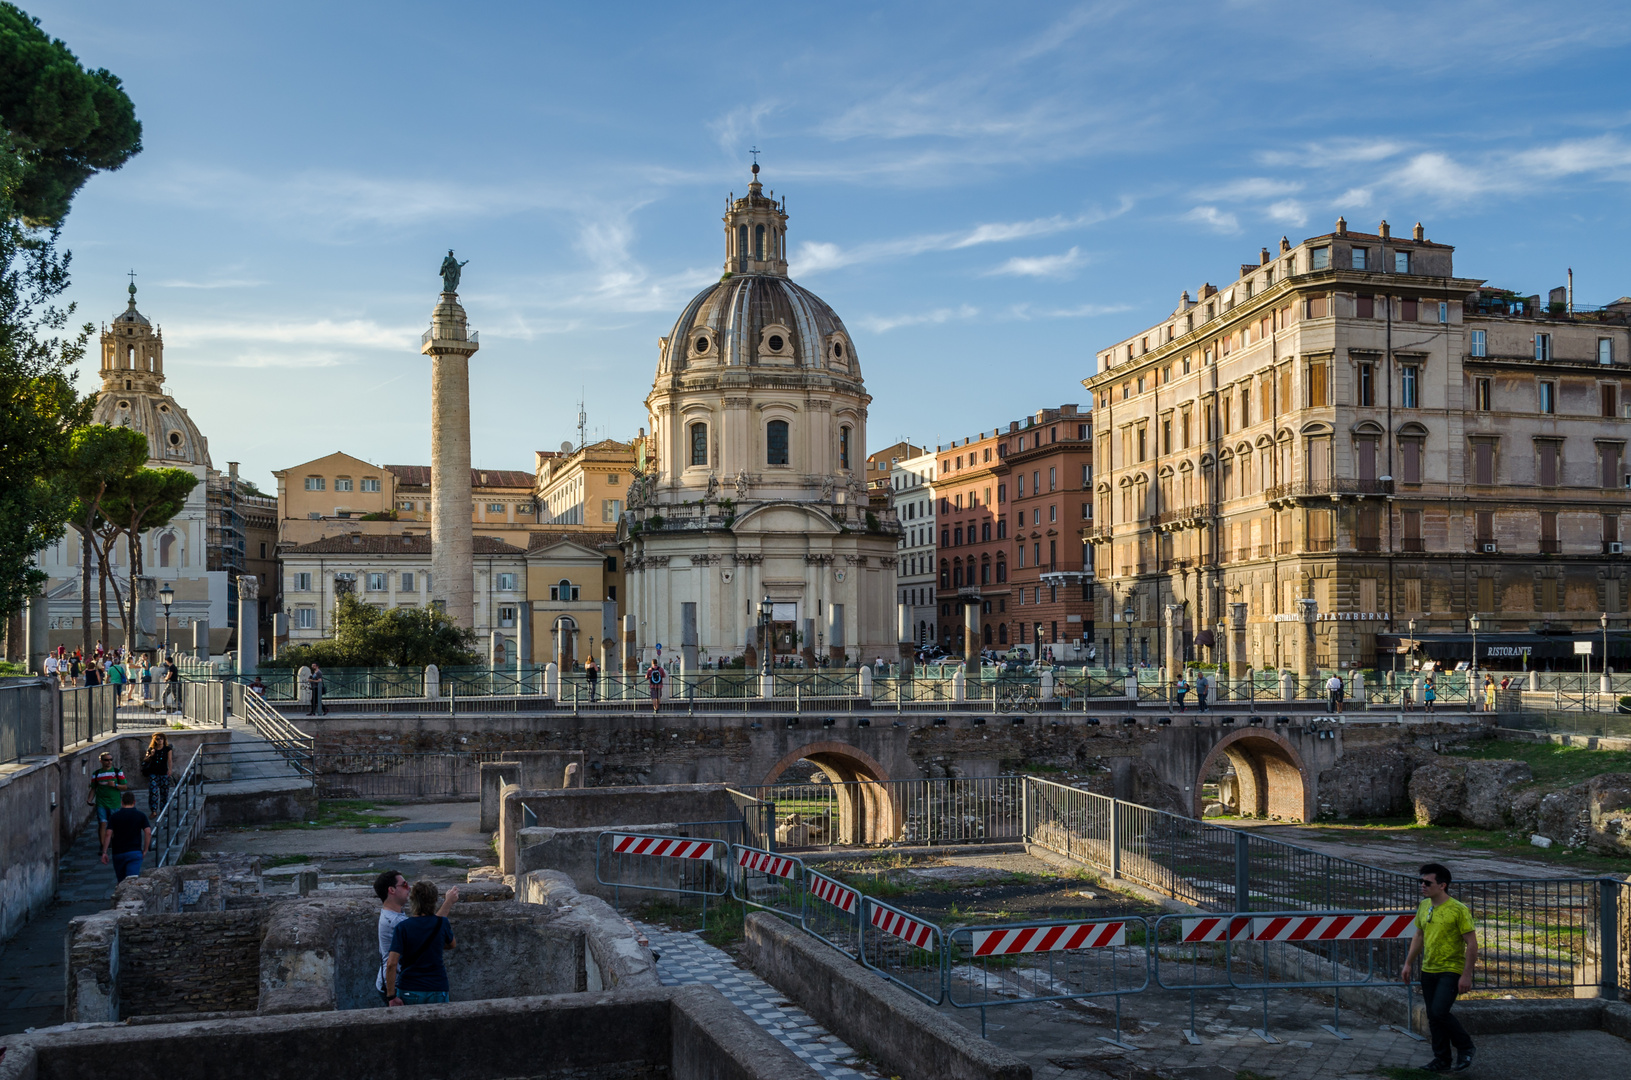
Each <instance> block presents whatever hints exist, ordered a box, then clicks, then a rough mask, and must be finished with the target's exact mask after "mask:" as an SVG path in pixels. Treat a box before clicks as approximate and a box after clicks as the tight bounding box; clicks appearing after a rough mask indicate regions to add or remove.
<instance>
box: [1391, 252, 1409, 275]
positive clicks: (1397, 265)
mask: <svg viewBox="0 0 1631 1080" xmlns="http://www.w3.org/2000/svg"><path fill="white" fill-rule="evenodd" d="M1393 272H1394V273H1395V274H1408V273H1410V252H1408V251H1395V252H1394V253H1393Z"/></svg>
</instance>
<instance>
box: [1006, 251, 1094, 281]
mask: <svg viewBox="0 0 1631 1080" xmlns="http://www.w3.org/2000/svg"><path fill="white" fill-rule="evenodd" d="M1086 261H1087V257H1086V256H1085V255H1083V254H1082V249H1081V248H1079V247H1073V248H1071V249H1070V250H1069V251H1065V252H1061V253H1060V254H1058V255H1016V256H1014V257H1013V258H1012V259H1009V260H1008V261H1007V262H1005V263H1003V264H1001V265H1000V266H994V267H992V268H991V269H990V270H987V271H986V272H985V275H984V276H986V277H997V276H1012V277H1036V278H1063V277H1069V276H1070V273H1071V271H1072V270H1075V269H1076V268H1077V267H1078V266H1081V265H1082V264H1083V263H1084V262H1086Z"/></svg>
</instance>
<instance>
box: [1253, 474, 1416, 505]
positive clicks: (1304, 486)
mask: <svg viewBox="0 0 1631 1080" xmlns="http://www.w3.org/2000/svg"><path fill="white" fill-rule="evenodd" d="M1391 494H1393V481H1391V480H1352V479H1347V478H1342V479H1332V480H1296V481H1293V482H1292V483H1289V484H1277V485H1275V486H1274V487H1271V488H1269V489H1268V491H1267V492H1265V493H1264V498H1266V499H1267V500H1268V501H1269V502H1270V503H1279V504H1284V503H1293V502H1301V501H1305V500H1311V499H1340V498H1343V497H1350V498H1353V497H1359V498H1362V497H1364V496H1367V495H1391Z"/></svg>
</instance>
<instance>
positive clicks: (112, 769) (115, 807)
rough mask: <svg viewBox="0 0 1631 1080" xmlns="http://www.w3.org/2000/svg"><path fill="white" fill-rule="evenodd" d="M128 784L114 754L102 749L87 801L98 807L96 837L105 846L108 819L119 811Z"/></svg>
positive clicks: (92, 774)
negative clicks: (120, 798) (114, 759)
mask: <svg viewBox="0 0 1631 1080" xmlns="http://www.w3.org/2000/svg"><path fill="white" fill-rule="evenodd" d="M128 786H129V785H128V784H126V783H125V774H124V770H122V769H120V768H119V767H118V766H116V765H115V764H114V763H113V755H112V754H110V753H108V752H107V751H106V750H104V751H102V756H101V757H100V758H99V759H98V765H97V769H96V771H95V772H93V773H91V791H90V798H89V799H88V800H87V801H88V802H89V803H90V804H91V805H92V806H94V807H95V808H96V829H97V833H96V839H97V841H98V842H99V843H101V844H102V846H103V847H107V835H108V820H109V819H110V818H112V817H113V815H114V814H116V813H118V812H119V797H120V794H121V793H122V792H124V791H125V790H126V789H127V788H128ZM132 797H134V796H132Z"/></svg>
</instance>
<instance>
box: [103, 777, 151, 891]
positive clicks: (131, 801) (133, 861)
mask: <svg viewBox="0 0 1631 1080" xmlns="http://www.w3.org/2000/svg"><path fill="white" fill-rule="evenodd" d="M119 802H120V806H119V809H117V810H115V811H114V812H113V814H112V815H111V816H110V817H109V818H108V829H107V832H106V833H104V834H103V836H102V864H103V865H104V866H106V865H107V864H108V862H109V856H110V855H111V856H112V862H113V881H114V884H116V885H117V884H118V883H119V882H121V881H123V880H124V879H125V878H127V877H140V876H141V873H142V857H143V856H144V855H146V854H147V849H148V848H149V847H152V846H153V826H152V825H151V824H150V823H149V822H148V820H147V815H146V814H144V813H142V812H141V811H140V810H138V809H136V793H135V792H134V791H127V792H125V793H124V794H123V795H121V796H120V797H119Z"/></svg>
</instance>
